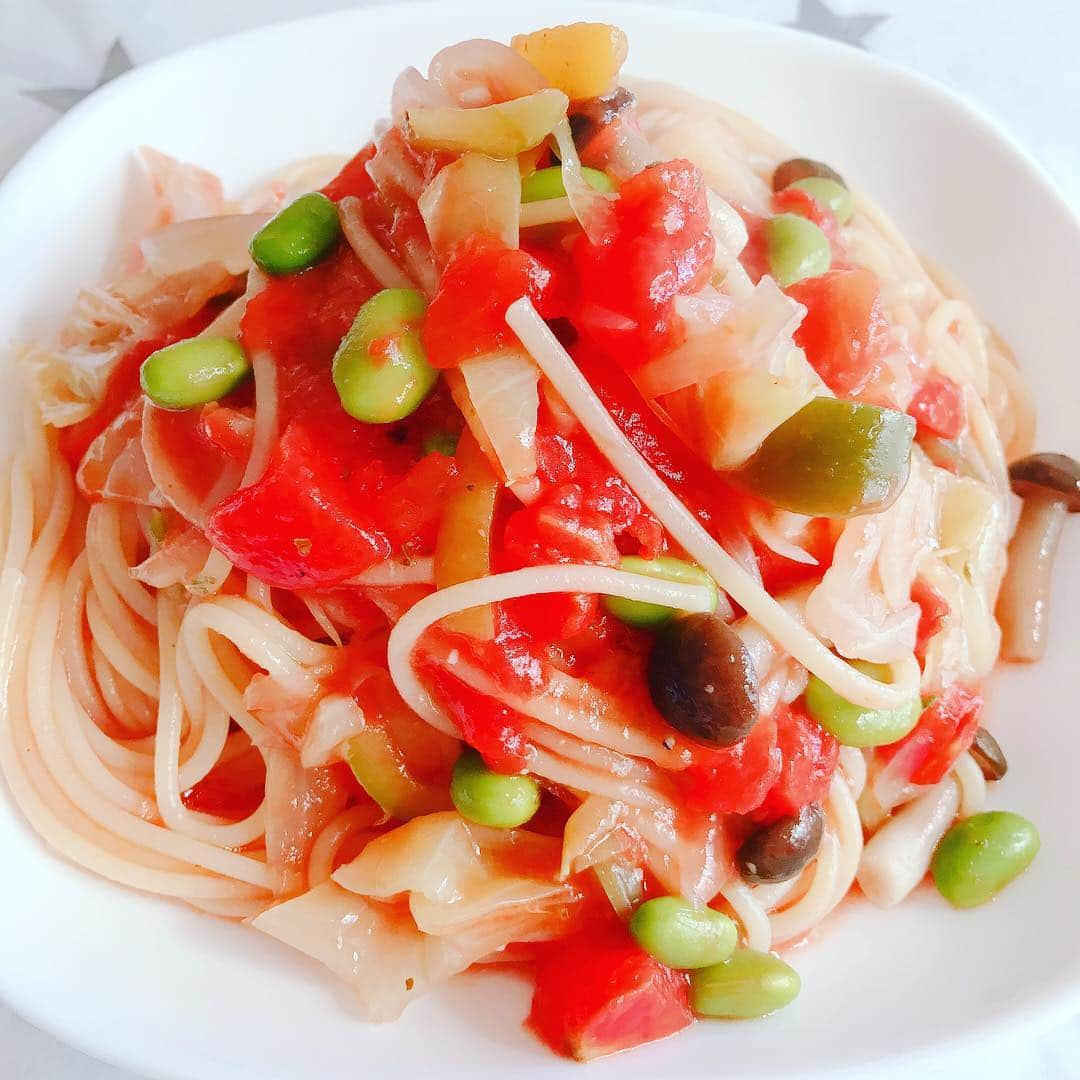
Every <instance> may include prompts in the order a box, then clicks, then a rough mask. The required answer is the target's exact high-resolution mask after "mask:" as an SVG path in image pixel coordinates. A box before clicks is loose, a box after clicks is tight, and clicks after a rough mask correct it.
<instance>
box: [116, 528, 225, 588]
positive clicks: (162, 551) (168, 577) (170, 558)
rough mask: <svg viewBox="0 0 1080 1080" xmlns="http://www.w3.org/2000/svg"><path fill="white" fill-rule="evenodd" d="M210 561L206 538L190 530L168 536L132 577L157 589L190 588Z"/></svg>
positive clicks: (193, 529)
mask: <svg viewBox="0 0 1080 1080" xmlns="http://www.w3.org/2000/svg"><path fill="white" fill-rule="evenodd" d="M209 557H210V544H209V543H208V542H207V539H206V537H205V536H203V534H202V533H201V532H200V531H199V530H198V529H195V528H187V529H183V530H182V531H180V532H173V533H170V534H169V535H167V536H166V537H165V540H164V541H163V543H162V545H161V547H159V548H158V549H157V551H154V552H152V553H151V554H150V555H148V556H147V557H146V558H145V559H143V561H142V562H141V563H139V565H138V566H136V567H133V568H132V571H131V576H132V577H133V578H135V580H136V581H141V582H142V583H143V584H144V585H149V586H150V587H151V588H154V589H167V588H168V587H169V586H170V585H187V584H189V583H190V582H191V580H192V579H193V578H194V577H195V576H196V575H197V574H198V573H199V571H200V570H202V568H203V567H204V566H205V565H206V560H207V559H208V558H209Z"/></svg>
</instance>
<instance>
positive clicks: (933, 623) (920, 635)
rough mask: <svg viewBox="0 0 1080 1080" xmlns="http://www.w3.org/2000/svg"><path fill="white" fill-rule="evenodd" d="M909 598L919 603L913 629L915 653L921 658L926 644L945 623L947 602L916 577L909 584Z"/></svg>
mask: <svg viewBox="0 0 1080 1080" xmlns="http://www.w3.org/2000/svg"><path fill="white" fill-rule="evenodd" d="M911 599H912V600H913V601H914V602H915V603H916V604H918V605H919V625H918V628H917V629H916V631H915V655H916V656H917V657H919V658H920V659H922V658H923V657H924V656H925V655H926V646H927V645H928V644H929V643H930V639H931V638H932V637H934V636H935V635H936V634H937V633H938V632H939V631H940V630H941V628H942V627H943V626H944V625H945V620H946V619H947V618H948V617H949V611H950V608H949V602H948V600H946V599H945V597H944V596H942V595H941V593H939V592H938V591H937V589H935V588H934V587H933V586H932V585H929V584H928V583H927V582H925V581H923V579H922V578H916V579H915V583H914V584H913V585H912V586H911Z"/></svg>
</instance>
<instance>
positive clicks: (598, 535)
mask: <svg viewBox="0 0 1080 1080" xmlns="http://www.w3.org/2000/svg"><path fill="white" fill-rule="evenodd" d="M569 487H570V492H569V494H568V495H567V496H566V497H567V499H568V501H569V502H570V503H571V505H566V504H565V503H560V502H550V503H538V504H535V505H533V506H527V507H525V508H524V509H522V510H518V511H516V512H515V513H513V514H511V515H510V517H509V519H508V520H507V522H506V529H505V531H504V532H503V557H502V559H501V560H500V561H501V563H502V564H503V566H504V568H505V569H507V570H511V569H512V570H517V569H521V568H522V567H525V566H543V565H546V564H548V563H560V562H571V563H581V562H586V563H594V564H597V565H600V566H618V565H619V549H618V547H616V545H615V529H614V526H613V524H612V521H611V519H610V518H609V517H607V516H605V515H604V514H602V513H600V512H598V511H596V510H590V509H588V508H585V507H582V506H580V502H581V493H580V489H579V488H575V487H574V486H573V485H569ZM574 502H576V503H578V504H579V505H577V506H574V505H572V504H573V503H574ZM506 608H507V610H508V611H509V613H510V616H511V618H512V619H513V620H514V622H516V623H517V624H518V626H520V627H521V629H522V630H524V631H525V632H526V633H527V634H529V635H530V636H531V637H533V638H535V639H537V640H540V641H560V640H562V639H563V638H566V637H571V636H573V635H574V634H577V633H580V632H581V631H582V630H584V629H585V628H586V627H587V626H588V625H589V624H590V623H592V622H593V620H594V619H595V618H596V615H597V598H596V597H595V596H592V595H589V594H586V593H554V594H551V595H541V596H527V597H521V598H520V599H517V600H511V601H509V602H508V603H507V605H506Z"/></svg>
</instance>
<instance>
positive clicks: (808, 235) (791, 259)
mask: <svg viewBox="0 0 1080 1080" xmlns="http://www.w3.org/2000/svg"><path fill="white" fill-rule="evenodd" d="M765 250H766V253H767V254H768V257H769V272H770V273H771V274H772V276H773V277H774V278H775V279H776V283H777V284H778V285H779V286H780V287H781V288H782V289H786V288H787V287H788V286H789V285H794V284H795V283H796V282H797V281H802V280H803V279H804V278H810V277H817V276H818V275H819V274H824V273H825V271H826V270H828V269H829V265H830V263H831V262H832V250H831V249H830V247H829V238H828V237H827V236H826V235H825V234H824V233H823V232H822V231H821V230H820V229H819V228H818V227H817V226H816V225H815V224H814V223H813V222H812V221H808V220H807V219H806V218H804V217H801V216H800V215H799V214H777V215H776V217H771V218H769V220H768V221H766V222H765Z"/></svg>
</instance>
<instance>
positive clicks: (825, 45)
mask: <svg viewBox="0 0 1080 1080" xmlns="http://www.w3.org/2000/svg"><path fill="white" fill-rule="evenodd" d="M502 10H504V9H503V5H502V4H500V3H499V2H498V0H463V2H459V3H455V4H454V7H453V12H452V13H451V12H448V11H446V10H445V7H444V4H443V2H442V0H406V2H403V3H398V2H395V0H376V2H374V3H368V4H366V5H364V6H362V7H350V8H341V9H337V10H332V11H326V12H320V13H318V14H314V15H306V16H298V17H294V18H285V19H277V20H273V21H271V22H268V23H265V24H262V25H259V26H256V27H250V28H247V29H240V30H235V31H231V32H229V33H227V34H223V35H221V36H218V37H214V38H211V39H209V40H207V41H202V42H197V43H195V44H192V45H187V46H184V47H182V48H180V49H177V50H176V51H174V52H171V53H168V54H166V55H163V56H160V57H157V58H155V59H153V60H149V61H147V62H145V63H140V64H138V65H137V66H135V67H133V68H131V69H129V70H127V71H125V72H123V73H122V74H120V75H118V76H116V77H115V78H113V79H111V80H110V81H109V82H108V83H106V84H104V85H103V86H100V87H98V88H96V89H94V90H93V91H91V92H90V93H89V94H88V95H87V96H86V97H85V98H84V99H83V100H82V101H80V102H78V103H77V104H76V105H74V106H73V107H72V108H71V109H69V110H68V111H67V112H66V113H65V114H64V115H62V116H60V117H59V118H58V119H57V120H56V121H55V122H54V123H53V124H51V125H50V126H49V127H48V128H47V129H46V130H45V131H44V132H43V133H42V134H41V135H39V136H38V137H37V139H36V140H34V142H33V143H32V144H31V145H30V147H28V148H27V149H26V150H25V151H24V152H23V153H22V154H21V156H20V157H19V158H18V159H17V160H16V161H15V162H14V164H13V165H12V166H11V167H10V168H9V169H8V171H7V172H6V173H5V174H4V175H3V176H0V213H2V211H3V209H4V207H5V205H6V204H8V203H10V204H12V206H13V207H16V206H18V205H19V204H20V203H21V202H22V201H23V199H24V198H25V194H24V193H22V192H20V189H21V188H24V187H25V186H26V185H27V182H28V180H30V179H31V178H32V177H33V175H34V174H35V173H36V172H38V171H39V170H40V169H41V168H42V167H43V163H45V162H46V161H47V158H48V156H49V155H50V154H51V153H52V152H53V150H54V148H55V147H58V146H60V145H62V144H63V143H64V142H65V141H66V140H67V138H68V136H69V133H70V132H72V131H73V130H74V129H75V128H76V127H77V126H78V125H80V124H82V123H83V122H85V120H87V119H88V118H90V117H91V116H93V115H95V114H96V113H99V112H101V111H102V110H103V109H105V108H107V107H108V106H109V105H110V104H111V103H112V102H113V100H114V99H116V98H119V97H123V96H127V95H128V94H130V93H131V92H133V91H136V90H137V88H138V87H139V86H140V85H142V84H144V83H147V82H153V80H155V79H156V78H158V77H159V76H161V75H163V74H166V73H169V72H172V71H175V70H177V69H182V68H183V67H185V66H186V65H188V64H190V63H191V62H192V60H193V59H194V58H198V59H200V60H202V59H207V58H212V57H213V56H214V55H215V54H216V53H219V52H220V53H225V54H227V53H228V52H229V51H230V50H231V49H233V48H234V47H235V46H236V45H237V44H238V43H240V42H243V43H244V44H245V45H249V44H252V43H257V42H258V41H261V40H270V39H273V38H277V37H281V36H283V35H287V34H289V33H290V32H292V31H293V30H295V29H296V28H297V27H304V28H311V27H315V26H318V25H320V24H327V25H329V24H334V23H338V22H341V23H345V22H349V21H352V20H355V21H358V22H363V21H365V20H368V19H378V18H380V17H382V18H386V17H388V16H392V17H394V18H396V19H400V20H401V21H402V22H403V23H407V22H409V21H410V20H411V19H413V18H421V17H425V16H426V15H428V14H429V13H435V12H437V13H438V16H439V18H440V19H441V20H442V21H443V22H444V23H445V24H446V26H447V29H448V30H451V29H452V26H453V22H454V20H455V19H457V18H458V17H476V16H483V15H485V14H491V13H493V12H496V11H502ZM554 10H555V11H558V12H561V11H563V10H567V11H569V10H570V7H569V5H568V4H567V3H566V2H564V0H556V3H555V5H554ZM584 11H585V12H586V14H587V15H588V16H589V17H590V18H594V19H595V18H607V17H610V18H612V19H615V20H617V19H618V17H619V14H620V12H623V13H632V14H633V15H635V16H638V17H648V16H655V17H662V18H663V19H664V20H666V21H669V22H670V21H677V22H678V23H679V24H680V27H681V28H685V29H692V28H694V27H700V26H702V25H706V26H708V27H709V29H710V30H724V29H729V30H731V31H732V32H734V33H738V34H742V35H757V36H760V37H762V38H766V39H773V40H778V41H782V42H784V43H785V45H786V46H787V47H790V48H795V49H798V50H810V51H811V52H815V51H816V52H817V53H819V54H821V55H824V56H826V57H827V56H828V55H840V56H842V57H844V58H845V60H846V61H847V62H851V63H855V64H857V65H862V68H863V70H864V71H866V72H876V73H878V74H879V75H883V76H885V77H887V78H889V79H890V80H892V81H893V82H895V83H897V84H902V85H905V86H907V87H908V88H910V89H912V90H913V91H915V92H916V93H918V94H920V95H922V96H923V97H924V98H928V99H930V100H932V101H933V103H935V104H936V105H937V106H939V107H940V108H942V109H945V110H949V111H951V112H952V113H953V115H954V116H955V117H956V119H957V120H958V121H959V122H962V123H965V124H967V125H969V126H971V127H973V128H975V129H977V130H978V132H979V133H980V134H981V135H982V136H983V137H985V138H987V139H989V140H990V141H992V142H996V143H997V144H998V145H999V146H1001V147H1002V148H1003V149H1004V150H1005V151H1007V152H1008V154H1009V156H1010V157H1012V158H1013V159H1014V161H1015V162H1017V163H1018V164H1020V165H1021V166H1022V168H1023V171H1024V173H1025V174H1026V179H1027V180H1028V181H1030V182H1032V183H1034V184H1035V185H1036V186H1037V187H1038V189H1039V191H1040V195H1041V196H1042V197H1043V198H1044V199H1045V200H1046V201H1047V202H1048V203H1049V204H1051V205H1052V206H1053V207H1054V209H1055V210H1056V211H1057V212H1058V213H1059V214H1060V215H1062V216H1063V218H1064V219H1065V220H1066V221H1068V222H1069V223H1071V225H1072V226H1073V228H1074V229H1075V230H1076V232H1077V238H1078V239H1080V210H1078V209H1074V208H1073V207H1072V205H1070V203H1069V202H1068V201H1067V200H1066V199H1065V197H1064V196H1063V195H1062V193H1061V191H1060V190H1059V189H1058V187H1057V185H1056V183H1055V181H1054V179H1053V178H1052V176H1051V175H1050V173H1049V172H1048V170H1047V169H1046V168H1045V167H1044V166H1043V165H1042V164H1041V163H1040V162H1039V161H1038V160H1037V159H1036V158H1035V157H1034V156H1033V154H1032V153H1031V152H1030V151H1029V150H1028V149H1027V148H1026V147H1025V146H1024V145H1023V144H1022V143H1021V142H1020V141H1019V139H1018V138H1017V137H1016V136H1015V135H1013V133H1012V132H1011V131H1010V130H1008V129H1007V128H1006V127H1005V126H1004V125H1003V124H1001V123H999V122H998V121H996V120H994V119H993V118H992V117H991V116H990V114H989V113H988V112H987V111H985V110H984V109H983V108H982V107H981V106H980V105H978V104H977V103H975V102H973V101H972V100H971V99H970V98H968V97H967V96H965V95H964V94H962V93H961V92H959V91H957V90H954V89H952V88H950V87H948V86H946V85H945V84H943V83H941V82H939V81H938V80H936V79H934V78H932V77H930V76H928V75H925V74H923V73H921V72H918V71H915V70H912V69H909V68H907V67H904V66H903V65H902V64H900V63H898V62H897V61H894V60H892V59H889V58H887V57H884V56H881V55H880V54H877V53H874V52H871V51H869V50H867V49H865V48H860V47H858V46H854V45H850V44H848V43H846V42H841V41H837V40H835V39H832V38H829V37H826V36H823V35H818V34H814V33H811V32H807V31H804V30H801V29H798V28H795V27H791V26H787V25H780V24H777V23H770V22H767V21H759V20H756V19H752V18H746V17H738V16H732V15H726V14H722V13H720V12H715V11H710V10H707V9H696V8H686V7H668V6H666V5H661V4H657V3H650V2H649V0H601V2H597V3H589V4H588V6H587V7H586V8H585V9H584ZM631 74H636V75H638V76H639V77H646V78H647V77H649V76H648V74H647V73H637V72H634V71H633V68H632V65H631ZM0 786H4V787H5V791H4V798H3V799H0V814H4V815H7V814H8V813H9V812H10V814H11V816H12V817H14V818H15V819H16V820H17V823H18V825H19V826H20V827H22V828H24V829H26V830H27V831H28V832H30V833H31V834H32V835H33V836H34V840H35V841H36V842H38V843H39V848H40V852H41V856H42V857H43V858H48V859H57V860H60V861H61V862H66V860H64V859H63V857H62V856H59V855H56V854H55V853H53V852H52V851H51V850H50V849H49V848H47V847H46V846H45V845H44V844H42V843H40V841H39V839H38V838H37V836H36V834H33V833H32V830H30V829H29V826H28V825H27V824H26V822H25V821H24V820H23V819H22V815H21V813H20V812H19V810H18V807H17V806H16V805H15V803H14V800H13V799H12V798H11V797H10V792H8V791H7V790H6V785H2V781H0ZM159 899H161V898H159ZM0 1003H2V1004H4V1005H5V1006H7V1007H8V1008H9V1009H10V1010H11V1011H12V1012H13V1013H14V1014H15V1015H16V1016H18V1017H20V1018H21V1019H23V1020H25V1021H26V1022H28V1023H29V1024H31V1025H32V1026H33V1027H35V1028H37V1029H38V1030H40V1031H42V1032H44V1033H46V1034H47V1035H49V1036H51V1037H53V1038H55V1039H57V1040H58V1041H60V1042H61V1043H63V1044H64V1045H66V1046H69V1047H73V1048H74V1049H76V1050H78V1051H80V1052H81V1053H84V1054H87V1055H88V1056H90V1057H91V1058H94V1059H96V1060H97V1061H100V1062H104V1063H106V1064H108V1065H112V1066H114V1067H116V1068H119V1069H123V1070H127V1071H129V1072H133V1073H136V1074H141V1075H144V1076H146V1077H153V1078H161V1080H191V1074H190V1072H188V1071H186V1070H184V1069H182V1068H175V1069H174V1068H171V1067H170V1066H169V1064H168V1063H167V1062H161V1061H159V1060H152V1059H148V1058H146V1056H145V1055H144V1054H141V1053H140V1052H138V1051H132V1052H131V1053H124V1052H122V1051H121V1049H119V1048H118V1047H117V1046H115V1045H114V1044H113V1043H111V1042H108V1041H106V1040H104V1039H102V1040H101V1041H98V1040H96V1039H95V1038H94V1035H93V1032H90V1031H84V1030H81V1029H74V1030H72V1029H69V1028H68V1027H66V1026H65V1025H64V1023H63V1022H62V1021H59V1020H57V1019H55V1018H54V1017H53V1016H52V1015H51V1014H50V1013H48V1012H47V1011H45V1010H42V1009H37V1008H35V1007H34V1006H33V1005H32V1004H31V1003H29V1002H24V1001H22V1000H20V999H18V998H16V997H14V996H12V995H10V994H8V993H6V992H5V990H4V987H3V986H0ZM1078 1014H1080V970H1078V972H1077V976H1076V978H1075V979H1074V980H1073V981H1072V983H1071V985H1065V984H1062V983H1061V981H1060V980H1059V981H1057V982H1053V983H1050V984H1048V985H1044V987H1043V988H1041V989H1038V990H1036V991H1034V992H1033V993H1031V994H1029V995H1028V998H1027V1000H1026V1001H1024V1002H1023V1003H1022V1004H1017V1005H1014V1006H1012V1007H1011V1008H1009V1009H1008V1011H1007V1012H1000V1013H991V1014H988V1015H986V1016H983V1017H981V1018H978V1019H976V1020H973V1021H972V1022H971V1023H970V1024H969V1025H968V1026H967V1028H966V1029H965V1030H964V1031H963V1032H962V1033H960V1034H950V1033H947V1032H946V1031H944V1030H942V1029H939V1030H938V1031H936V1032H935V1033H934V1034H932V1035H930V1036H928V1037H927V1038H926V1039H925V1041H924V1042H923V1043H922V1044H921V1045H920V1046H918V1047H914V1048H912V1049H910V1050H906V1051H902V1052H900V1053H893V1054H891V1055H890V1056H889V1058H888V1059H887V1061H886V1059H884V1058H878V1059H876V1060H874V1061H872V1062H867V1061H862V1062H858V1061H851V1062H847V1063H844V1064H839V1065H838V1064H832V1065H830V1064H821V1065H817V1064H814V1063H808V1066H807V1068H806V1069H805V1070H800V1071H801V1072H802V1074H803V1075H806V1076H819V1075H822V1076H823V1075H825V1074H828V1075H830V1076H837V1075H839V1076H848V1077H855V1076H866V1075H867V1074H868V1070H869V1071H870V1072H874V1071H876V1070H878V1069H892V1068H893V1067H895V1066H899V1065H904V1066H910V1065H912V1064H918V1063H924V1064H931V1063H940V1061H941V1059H942V1058H944V1057H953V1056H956V1055H959V1054H961V1053H966V1052H971V1051H975V1050H978V1051H980V1052H982V1053H984V1054H985V1053H986V1052H987V1051H988V1050H989V1049H990V1048H991V1047H992V1046H994V1045H1001V1044H1003V1043H1005V1042H1006V1041H1008V1040H1010V1039H1015V1038H1017V1037H1018V1036H1020V1035H1023V1036H1025V1037H1027V1038H1029V1039H1031V1038H1035V1037H1038V1036H1039V1035H1041V1034H1043V1033H1045V1032H1046V1031H1047V1030H1049V1029H1050V1028H1052V1027H1054V1026H1057V1025H1059V1024H1061V1023H1063V1022H1065V1021H1067V1020H1069V1019H1073V1018H1075V1017H1076V1016H1077V1015H1078ZM244 1075H247V1074H246V1072H245V1074H244Z"/></svg>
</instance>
